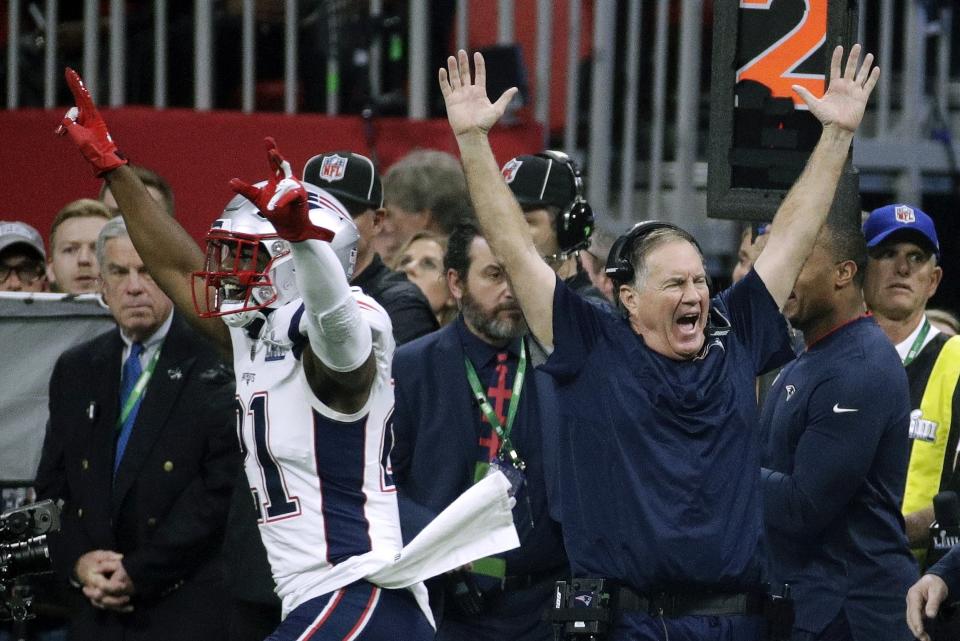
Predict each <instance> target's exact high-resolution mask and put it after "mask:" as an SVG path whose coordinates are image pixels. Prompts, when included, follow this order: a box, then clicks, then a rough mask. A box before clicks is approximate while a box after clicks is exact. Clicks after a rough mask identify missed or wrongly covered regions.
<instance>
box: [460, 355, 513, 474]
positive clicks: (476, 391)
mask: <svg viewBox="0 0 960 641" xmlns="http://www.w3.org/2000/svg"><path fill="white" fill-rule="evenodd" d="M463 364H464V366H465V367H466V369H467V380H468V381H470V389H472V390H473V396H474V398H476V399H477V405H479V406H480V411H481V412H483V415H484V416H486V417H487V420H488V421H489V422H490V425H492V426H493V429H494V430H495V431H496V432H497V436H499V437H500V453H501V454H503V453H504V452H506V454H507V457H508V458H509V459H510V463H511V464H512V465H513V466H514V467H515V468H517V469H518V470H522V469H524V468H525V467H526V466H527V464H526V463H524V462H523V459H521V458H520V455H519V454H517V450H516V449H515V448H514V447H513V442H512V441H511V440H510V430H512V429H513V419H514V418H516V416H517V406H518V405H519V404H520V392H521V390H522V389H523V377H524V376H523V375H524V374H525V373H526V371H527V350H526V347H525V346H524V344H523V341H522V340H521V341H520V364H519V365H518V366H517V374H516V376H514V379H513V389H512V394H511V396H510V407H509V408H508V409H507V426H506V428H504V426H503V425H501V424H500V419H499V417H497V413H496V412H494V411H493V408H492V407H491V406H490V401H489V400H487V395H486V394H485V393H484V391H483V387H482V386H481V385H480V379H479V378H478V377H477V370H476V369H474V367H473V363H471V362H470V359H469V358H467V357H466V356H464V357H463Z"/></svg>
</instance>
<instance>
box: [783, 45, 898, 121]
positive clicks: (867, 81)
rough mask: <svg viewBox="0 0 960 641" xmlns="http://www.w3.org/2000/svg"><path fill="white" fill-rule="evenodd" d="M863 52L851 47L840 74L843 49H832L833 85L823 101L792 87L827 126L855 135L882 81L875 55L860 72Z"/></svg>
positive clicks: (803, 89) (864, 62)
mask: <svg viewBox="0 0 960 641" xmlns="http://www.w3.org/2000/svg"><path fill="white" fill-rule="evenodd" d="M860 53H861V50H860V45H858V44H857V45H853V47H851V48H850V55H849V56H848V57H847V65H846V67H845V68H844V70H843V74H841V73H840V62H841V61H842V60H843V47H837V48H836V49H834V50H833V58H832V59H831V60H830V85H829V86H828V87H827V92H826V93H825V94H824V95H823V97H822V98H817V97H815V96H814V95H813V94H812V93H810V92H809V91H807V90H806V89H805V88H804V87H801V86H800V85H794V86H793V90H794V91H796V92H797V93H798V94H799V95H800V97H801V98H803V101H804V102H805V103H807V107H808V108H809V109H810V112H811V113H812V114H813V115H814V116H816V117H817V120H819V121H820V122H821V123H822V124H823V126H824V127H837V128H838V129H842V130H845V131H849V132H854V131H856V130H857V127H859V126H860V121H861V120H862V119H863V110H864V108H865V107H866V106H867V100H868V99H869V98H870V93H871V92H872V91H873V88H874V87H875V86H876V85H877V80H878V79H879V78H880V67H874V66H873V54H872V53H868V54H867V55H866V57H865V58H864V59H863V64H862V65H860V69H859V70H857V64H858V63H859V61H860Z"/></svg>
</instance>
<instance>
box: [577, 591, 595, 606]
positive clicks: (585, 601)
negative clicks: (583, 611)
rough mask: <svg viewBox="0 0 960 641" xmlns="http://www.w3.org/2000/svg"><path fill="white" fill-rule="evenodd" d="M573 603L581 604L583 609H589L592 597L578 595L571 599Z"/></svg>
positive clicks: (589, 595)
mask: <svg viewBox="0 0 960 641" xmlns="http://www.w3.org/2000/svg"><path fill="white" fill-rule="evenodd" d="M573 600H574V602H577V603H582V604H583V607H585V608H589V607H590V604H591V603H592V602H593V595H591V594H578V595H577V596H575V597H573Z"/></svg>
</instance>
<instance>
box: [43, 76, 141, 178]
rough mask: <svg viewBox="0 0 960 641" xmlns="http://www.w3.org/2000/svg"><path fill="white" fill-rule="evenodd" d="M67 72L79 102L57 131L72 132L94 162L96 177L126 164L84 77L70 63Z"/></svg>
mask: <svg viewBox="0 0 960 641" xmlns="http://www.w3.org/2000/svg"><path fill="white" fill-rule="evenodd" d="M64 75H65V76H66V78H67V85H68V86H69V87H70V92H71V93H73V100H74V102H76V103H77V106H76V107H73V108H71V109H70V110H69V111H68V112H67V113H66V114H65V115H64V116H63V123H62V124H61V125H60V126H59V127H57V134H58V135H60V136H62V135H64V134H67V135H68V136H70V139H71V140H73V142H74V143H75V144H76V145H77V147H78V148H79V149H80V153H81V154H83V157H84V158H86V159H87V162H89V163H90V164H91V165H93V175H95V176H96V177H97V178H100V177H102V176H103V175H104V174H105V173H107V172H108V171H111V170H113V169H116V168H117V167H119V166H120V165H126V164H127V159H126V158H124V156H123V154H121V153H120V151H119V150H117V145H116V144H115V143H114V142H113V138H111V137H110V133H109V132H108V131H107V123H105V122H104V121H103V118H101V117H100V112H98V111H97V107H96V105H94V104H93V98H91V97H90V92H89V91H87V88H86V87H85V86H84V85H83V80H81V79H80V76H79V75H77V72H76V71H74V70H73V69H71V68H70V67H67V70H66V72H65V73H64Z"/></svg>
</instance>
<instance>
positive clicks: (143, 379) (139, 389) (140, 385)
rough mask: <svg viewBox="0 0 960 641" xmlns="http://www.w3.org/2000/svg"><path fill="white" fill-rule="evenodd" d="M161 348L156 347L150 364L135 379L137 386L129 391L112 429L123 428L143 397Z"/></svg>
mask: <svg viewBox="0 0 960 641" xmlns="http://www.w3.org/2000/svg"><path fill="white" fill-rule="evenodd" d="M161 347H163V344H162V343H161V345H160V346H159V347H157V351H155V352H154V353H153V356H152V357H151V358H150V362H149V363H147V367H146V368H145V369H144V370H143V371H142V372H140V378H138V379H137V384H136V385H134V386H133V389H132V390H131V391H130V396H128V397H127V402H126V403H124V404H123V409H122V410H121V411H120V417H119V418H118V419H117V425H116V427H115V428H114V429H116V430H118V431H119V430H120V429H121V428H122V427H123V424H124V423H125V422H126V421H127V417H128V416H130V412H132V411H133V408H134V407H136V406H137V403H139V402H140V397H141V396H143V390H144V389H145V388H146V387H147V383H148V382H150V377H151V376H153V370H154V368H155V367H156V366H157V360H158V359H159V358H160V348H161Z"/></svg>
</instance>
